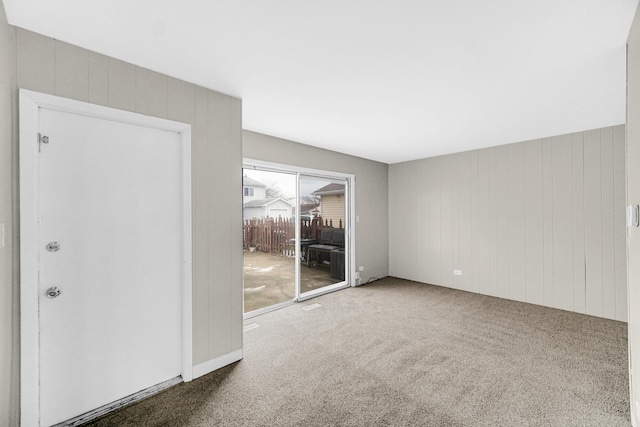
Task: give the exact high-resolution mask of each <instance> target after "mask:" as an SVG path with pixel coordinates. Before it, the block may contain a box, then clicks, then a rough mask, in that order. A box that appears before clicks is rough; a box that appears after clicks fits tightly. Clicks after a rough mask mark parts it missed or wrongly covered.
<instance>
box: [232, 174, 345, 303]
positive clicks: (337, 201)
mask: <svg viewBox="0 0 640 427" xmlns="http://www.w3.org/2000/svg"><path fill="white" fill-rule="evenodd" d="M243 175H244V179H243V190H242V191H243V219H244V226H243V230H244V232H243V247H244V274H243V278H244V312H245V314H247V313H249V315H253V314H260V313H262V312H264V311H269V310H271V309H274V308H278V307H280V306H282V305H286V304H289V303H292V302H295V301H301V300H304V299H307V298H311V297H313V296H316V295H319V294H322V293H325V292H330V291H332V290H336V289H339V288H342V287H346V286H349V281H348V279H349V274H348V272H349V271H350V270H349V251H350V244H349V232H348V230H349V212H350V210H349V209H350V202H349V197H350V196H349V195H350V186H351V183H350V180H349V178H347V177H342V176H331V174H324V173H319V174H311V173H308V172H305V173H301V172H299V171H295V170H284V169H283V170H280V169H277V168H266V167H259V166H255V165H250V164H248V165H245V168H244V172H243Z"/></svg>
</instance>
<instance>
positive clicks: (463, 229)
mask: <svg viewBox="0 0 640 427" xmlns="http://www.w3.org/2000/svg"><path fill="white" fill-rule="evenodd" d="M472 171H473V155H472V154H471V153H462V154H461V155H460V156H458V173H457V174H456V175H457V177H456V178H457V196H458V197H457V198H456V199H457V209H456V210H457V219H458V227H457V229H458V236H457V237H458V238H457V241H458V251H457V252H458V253H457V267H456V268H459V269H461V270H462V276H454V278H457V279H458V280H457V282H458V283H457V287H458V288H459V289H463V290H465V291H470V290H471V281H472V279H473V276H474V274H475V273H474V271H473V252H472V245H473V239H472V235H473V228H472V226H471V225H472V216H473V215H474V213H475V209H474V206H473V198H472V197H471V194H472V192H471V189H472V186H473V181H474V179H473V177H472Z"/></svg>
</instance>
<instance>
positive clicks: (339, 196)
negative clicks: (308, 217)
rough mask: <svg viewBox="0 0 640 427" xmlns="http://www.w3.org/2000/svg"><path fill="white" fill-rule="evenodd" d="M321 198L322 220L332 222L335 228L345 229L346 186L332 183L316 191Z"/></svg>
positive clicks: (315, 193)
mask: <svg viewBox="0 0 640 427" xmlns="http://www.w3.org/2000/svg"><path fill="white" fill-rule="evenodd" d="M311 194H314V195H316V196H318V197H320V212H322V220H323V222H324V221H331V222H332V224H333V226H334V227H336V228H337V227H339V226H340V221H342V227H344V218H345V209H344V208H345V205H344V184H337V183H333V182H332V183H331V184H328V185H325V186H324V187H322V188H320V189H318V190H316V191H314V192H313V193H311Z"/></svg>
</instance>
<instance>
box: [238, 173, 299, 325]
mask: <svg viewBox="0 0 640 427" xmlns="http://www.w3.org/2000/svg"><path fill="white" fill-rule="evenodd" d="M296 179H297V177H296V174H292V173H283V172H273V171H263V170H254V169H245V170H244V174H243V183H242V200H243V204H242V216H243V220H244V221H243V222H244V226H243V230H244V232H243V247H244V258H243V261H244V265H243V277H244V312H245V313H248V312H251V311H255V310H261V309H264V308H265V307H270V306H277V305H280V304H283V303H287V302H289V301H294V300H295V299H296V298H297V295H298V292H297V286H296V283H297V281H296V262H295V237H296V223H295V210H296V187H297V184H296Z"/></svg>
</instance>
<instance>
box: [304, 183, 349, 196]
mask: <svg viewBox="0 0 640 427" xmlns="http://www.w3.org/2000/svg"><path fill="white" fill-rule="evenodd" d="M342 193H344V184H337V183H335V182H332V183H331V184H327V185H325V186H324V187H322V188H319V189H318V190H316V191H314V192H313V193H311V194H317V195H319V196H322V195H328V194H342Z"/></svg>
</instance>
